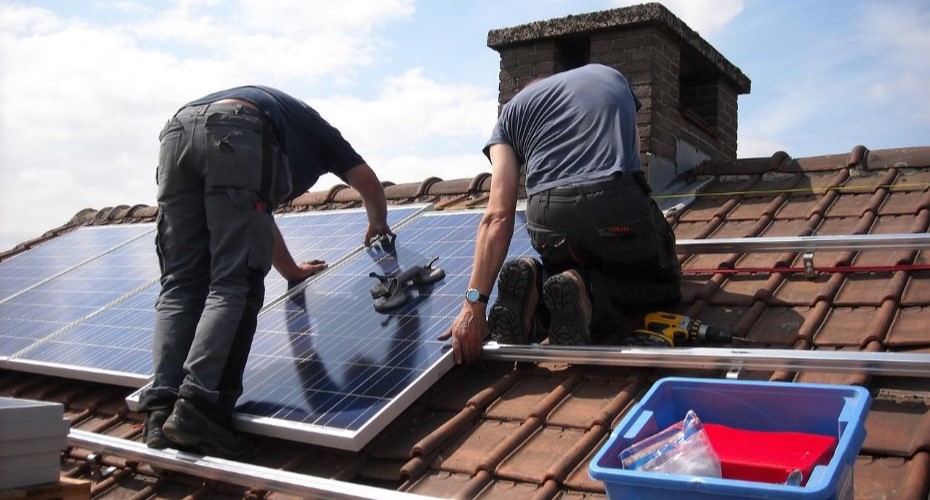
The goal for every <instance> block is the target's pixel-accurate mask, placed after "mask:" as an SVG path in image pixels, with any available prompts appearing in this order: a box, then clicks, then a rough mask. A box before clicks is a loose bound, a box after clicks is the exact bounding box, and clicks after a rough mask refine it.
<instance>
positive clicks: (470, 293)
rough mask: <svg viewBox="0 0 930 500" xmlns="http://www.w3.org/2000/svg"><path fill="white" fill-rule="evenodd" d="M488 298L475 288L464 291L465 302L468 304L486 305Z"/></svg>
mask: <svg viewBox="0 0 930 500" xmlns="http://www.w3.org/2000/svg"><path fill="white" fill-rule="evenodd" d="M489 299H490V297H488V296H487V295H485V294H483V293H481V292H479V291H478V289H477V288H469V289H468V290H465V301H466V302H468V303H469V304H477V303H479V302H480V303H482V304H487V303H488V300H489Z"/></svg>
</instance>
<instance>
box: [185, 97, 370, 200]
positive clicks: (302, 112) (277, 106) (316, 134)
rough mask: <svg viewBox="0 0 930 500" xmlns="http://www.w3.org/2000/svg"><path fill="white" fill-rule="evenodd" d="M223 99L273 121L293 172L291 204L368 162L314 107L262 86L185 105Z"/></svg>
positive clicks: (343, 177)
mask: <svg viewBox="0 0 930 500" xmlns="http://www.w3.org/2000/svg"><path fill="white" fill-rule="evenodd" d="M221 99H241V100H243V101H248V102H250V103H252V104H254V105H255V106H256V107H258V109H260V110H261V111H262V112H263V113H264V114H265V116H267V117H268V119H269V120H270V121H271V123H272V125H273V127H274V130H275V134H276V135H277V136H278V143H279V145H280V146H281V150H282V151H283V152H284V154H285V155H287V161H288V165H289V166H290V171H291V186H292V189H291V194H290V196H288V197H287V199H286V200H282V201H289V200H291V199H293V198H296V197H297V196H299V195H301V194H303V193H304V192H306V191H307V190H308V189H310V187H311V186H313V184H315V183H316V181H317V179H319V178H320V176H321V175H323V174H325V173H327V172H331V173H333V174H336V175H337V176H339V178H340V179H342V180H343V181H345V173H346V171H348V170H349V169H350V168H352V167H354V166H356V165H360V164H362V163H365V160H364V159H362V157H361V156H360V155H359V154H358V153H356V152H355V149H353V148H352V145H351V144H349V142H348V141H346V140H345V139H343V137H342V134H340V133H339V131H338V130H336V128H335V127H333V126H332V125H330V124H329V123H327V122H326V120H324V119H323V117H322V116H320V114H319V113H317V112H316V110H314V109H313V108H311V107H310V106H308V105H307V104H305V103H304V102H302V101H300V100H298V99H295V98H293V97H291V96H289V95H287V94H285V93H284V92H281V91H280V90H277V89H273V88H271V87H263V86H259V85H249V86H245V87H236V88H232V89H228V90H222V91H219V92H214V93H212V94H210V95H207V96H204V97H201V98H200V99H197V100H194V101H191V102H189V103H187V104H186V105H185V106H196V105H200V104H207V103H211V102H214V101H219V100H221Z"/></svg>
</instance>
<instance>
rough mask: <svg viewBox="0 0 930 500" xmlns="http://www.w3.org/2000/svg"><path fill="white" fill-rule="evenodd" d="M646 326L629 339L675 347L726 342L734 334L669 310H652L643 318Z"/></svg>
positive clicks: (639, 342) (640, 342)
mask: <svg viewBox="0 0 930 500" xmlns="http://www.w3.org/2000/svg"><path fill="white" fill-rule="evenodd" d="M643 323H644V324H645V328H644V329H642V330H635V331H634V332H633V335H632V336H631V337H630V338H629V339H628V340H629V341H630V343H632V344H634V345H646V346H662V347H675V346H676V345H680V344H684V343H687V342H692V343H714V344H724V343H727V342H730V341H731V340H732V339H733V335H732V334H731V333H730V332H728V331H727V330H724V329H722V328H718V327H716V326H711V325H708V324H706V323H702V322H700V321H698V320H696V319H693V318H689V317H687V316H683V315H681V314H673V313H667V312H661V311H656V312H651V313H649V314H647V315H646V317H645V319H644V320H643Z"/></svg>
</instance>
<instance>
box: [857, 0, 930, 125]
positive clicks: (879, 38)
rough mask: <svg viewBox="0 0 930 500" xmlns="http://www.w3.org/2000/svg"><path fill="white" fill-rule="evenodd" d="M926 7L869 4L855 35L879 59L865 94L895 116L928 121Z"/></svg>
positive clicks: (929, 38)
mask: <svg viewBox="0 0 930 500" xmlns="http://www.w3.org/2000/svg"><path fill="white" fill-rule="evenodd" d="M928 24H930V10H928V9H926V8H919V7H918V6H917V5H915V4H900V3H896V4H894V5H893V7H892V6H889V5H884V4H882V5H870V6H869V7H868V8H866V9H865V11H864V12H863V14H862V16H861V18H860V20H859V27H860V29H861V35H860V36H858V37H857V39H858V40H861V43H862V44H863V45H864V47H863V49H864V51H868V52H869V53H871V54H872V55H873V56H874V57H876V58H877V59H879V60H880V61H881V64H880V67H878V68H874V69H873V71H874V73H873V75H874V78H873V79H872V82H871V83H870V84H869V85H868V88H867V93H866V95H867V96H868V97H869V98H871V99H872V100H873V102H874V103H877V104H880V105H882V106H886V107H887V108H886V109H889V110H891V111H894V112H895V113H897V114H898V115H899V116H903V117H907V118H908V119H912V120H914V121H918V122H922V123H930V91H928V90H927V88H928V87H927V82H928V81H930V58H928V57H927V49H928V48H930V32H927V30H926V26H927V25H928Z"/></svg>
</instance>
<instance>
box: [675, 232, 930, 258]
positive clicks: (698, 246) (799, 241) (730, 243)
mask: <svg viewBox="0 0 930 500" xmlns="http://www.w3.org/2000/svg"><path fill="white" fill-rule="evenodd" d="M921 248H930V234H927V233H920V234H916V233H899V234H847V235H839V236H777V237H763V238H709V239H701V240H678V241H677V242H676V243H675V249H676V251H678V253H682V254H698V253H745V252H785V251H788V252H802V251H813V250H831V251H840V250H854V251H859V250H888V249H921Z"/></svg>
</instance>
